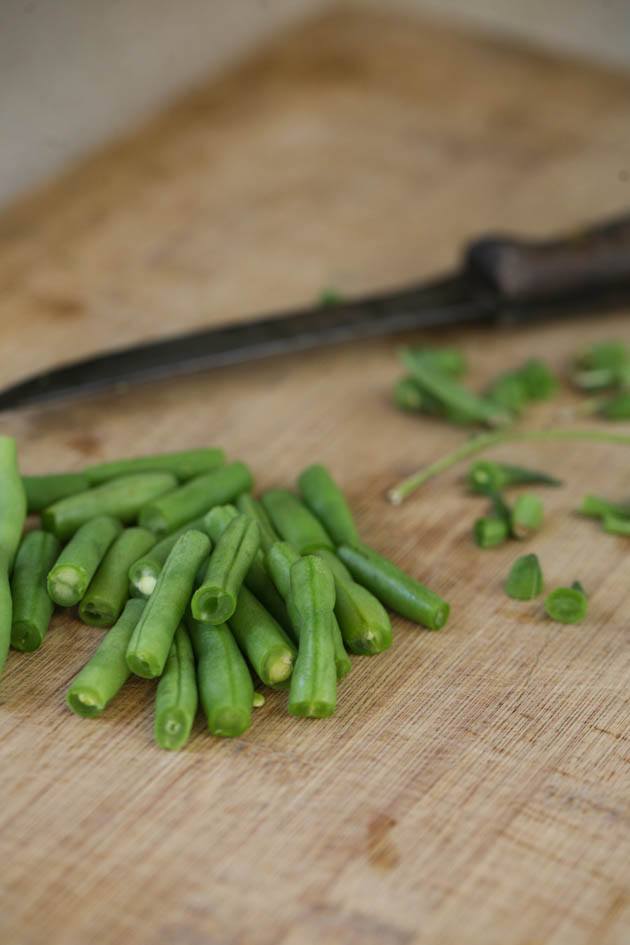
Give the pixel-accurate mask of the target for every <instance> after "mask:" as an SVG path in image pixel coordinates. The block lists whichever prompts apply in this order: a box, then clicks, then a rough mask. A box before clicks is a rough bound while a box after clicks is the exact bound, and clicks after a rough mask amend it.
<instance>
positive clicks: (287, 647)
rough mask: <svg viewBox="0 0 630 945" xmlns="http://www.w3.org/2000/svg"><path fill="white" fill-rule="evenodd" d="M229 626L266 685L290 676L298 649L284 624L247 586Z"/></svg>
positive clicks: (282, 680) (239, 597) (271, 684)
mask: <svg viewBox="0 0 630 945" xmlns="http://www.w3.org/2000/svg"><path fill="white" fill-rule="evenodd" d="M228 625H229V627H230V630H231V631H232V633H233V634H234V637H235V638H236V641H237V643H238V645H239V647H240V648H241V650H242V652H243V653H244V654H245V656H247V659H248V660H249V662H250V663H251V665H252V666H253V668H254V670H255V672H256V673H257V674H258V676H260V678H261V679H262V681H263V682H264V683H265V685H267V686H273V685H276V684H277V683H280V682H284V680H285V679H288V678H289V676H290V675H291V672H292V671H293V664H294V662H295V657H296V655H297V651H296V648H295V646H294V645H293V643H292V642H291V640H289V638H288V637H287V635H286V633H285V632H284V630H283V629H282V627H281V626H280V624H279V623H278V622H277V621H276V620H274V619H273V617H272V616H271V614H270V613H268V612H267V611H266V610H265V608H264V607H263V605H262V604H261V603H260V601H258V600H256V598H255V597H254V595H253V594H252V593H251V592H250V591H249V590H248V589H247V588H246V587H242V588H241V591H240V594H239V595H238V602H237V605H236V610H235V611H234V613H233V614H232V616H231V617H230V620H229V624H228Z"/></svg>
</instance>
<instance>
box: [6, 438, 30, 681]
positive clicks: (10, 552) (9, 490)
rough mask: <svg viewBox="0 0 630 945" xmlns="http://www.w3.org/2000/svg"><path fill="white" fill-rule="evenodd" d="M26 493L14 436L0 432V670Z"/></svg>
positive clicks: (8, 634)
mask: <svg viewBox="0 0 630 945" xmlns="http://www.w3.org/2000/svg"><path fill="white" fill-rule="evenodd" d="M25 518H26V495H25V493H24V486H23V485H22V479H21V477H20V471H19V469H18V463H17V449H16V445H15V440H14V439H13V437H10V436H0V673H1V672H2V668H3V666H4V662H5V660H6V658H7V653H8V652H9V642H10V640H11V624H12V609H13V606H12V601H11V588H10V586H9V575H10V574H11V569H12V567H13V561H14V558H15V554H16V552H17V549H18V545H19V544H20V539H21V537H22V529H23V528H24V520H25Z"/></svg>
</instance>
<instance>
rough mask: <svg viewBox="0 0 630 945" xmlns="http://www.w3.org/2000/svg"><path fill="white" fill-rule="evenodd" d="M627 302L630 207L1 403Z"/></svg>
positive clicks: (73, 374)
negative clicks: (430, 274) (427, 277)
mask: <svg viewBox="0 0 630 945" xmlns="http://www.w3.org/2000/svg"><path fill="white" fill-rule="evenodd" d="M625 303H630V215H627V216H623V217H620V218H618V219H615V220H612V221H608V222H606V223H603V224H599V225H596V226H593V227H588V228H585V229H582V230H580V231H577V232H574V233H571V234H568V235H565V236H563V237H561V238H557V239H550V240H544V241H540V240H538V241H534V240H525V239H518V238H515V237H512V236H505V235H496V236H494V235H493V236H486V237H483V238H481V239H477V240H475V241H473V242H472V243H471V244H470V245H469V246H468V247H467V248H466V250H465V251H464V253H463V255H462V262H461V264H460V266H459V267H458V268H457V269H456V270H455V271H453V272H451V273H447V274H446V275H444V276H442V277H440V278H436V279H433V280H431V281H428V282H425V283H422V284H420V285H412V286H409V287H407V288H403V289H401V290H396V291H392V292H386V293H382V294H376V295H368V296H365V297H364V298H357V299H354V300H351V301H348V302H341V303H339V304H333V305H319V306H315V307H311V308H304V309H300V310H298V311H293V312H283V313H279V314H278V315H275V316H274V315H267V316H265V317H263V318H260V319H256V320H253V321H247V322H240V323H237V324H227V325H224V326H218V327H214V328H208V329H201V330H198V331H191V332H188V333H186V334H180V335H174V336H172V337H167V338H164V339H160V340H159V341H148V342H146V343H142V344H137V345H132V346H130V347H126V348H119V349H116V350H113V351H110V352H105V353H104V354H98V355H96V356H94V357H90V358H86V359H85V360H81V361H75V362H73V363H69V364H63V365H61V366H59V367H53V368H51V369H50V370H47V371H44V372H42V373H40V374H35V375H33V376H32V377H29V378H27V379H26V380H24V381H21V382H19V383H17V384H14V385H12V386H10V387H7V388H5V389H4V390H2V391H0V410H8V409H12V408H16V407H22V406H26V405H29V404H37V403H48V402H50V401H53V400H57V399H60V398H65V397H71V396H77V395H80V394H88V393H93V392H96V391H99V390H103V389H105V388H108V387H115V386H117V385H127V384H131V383H136V382H141V381H151V380H158V379H161V378H170V377H173V376H175V375H180V374H190V373H193V372H198V371H204V370H207V369H209V368H216V367H222V366H224V365H228V364H234V363H236V362H239V361H249V360H253V359H256V358H264V357H268V356H270V355H274V354H280V353H284V352H290V351H300V350H305V349H307V348H314V347H317V346H319V345H327V344H335V343H337V342H342V341H351V340H353V339H356V338H367V337H370V336H376V335H388V334H393V333H395V332H400V331H408V330H410V329H420V328H423V329H425V328H443V327H447V326H454V325H464V324H467V323H471V322H482V323H483V322H490V323H491V322H493V321H497V320H500V319H502V318H506V317H507V318H509V319H510V320H514V321H521V322H527V321H529V320H532V319H534V318H536V317H542V316H549V315H552V316H553V315H559V314H574V313H577V312H583V311H593V310H599V309H605V308H610V307H615V306H618V305H623V304H625Z"/></svg>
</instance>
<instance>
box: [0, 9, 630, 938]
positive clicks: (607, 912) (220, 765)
mask: <svg viewBox="0 0 630 945" xmlns="http://www.w3.org/2000/svg"><path fill="white" fill-rule="evenodd" d="M629 154H630V79H628V78H623V77H621V76H615V75H613V74H608V73H605V72H603V71H598V70H595V69H592V68H589V67H586V66H583V65H579V64H575V63H572V62H568V61H564V62H561V61H558V60H555V59H552V58H549V57H547V56H545V55H542V54H539V53H535V52H531V51H530V52H527V51H523V50H520V49H518V48H516V47H510V46H508V45H505V44H503V43H499V42H495V41H490V40H481V39H475V38H473V37H468V36H466V35H463V34H457V33H455V32H451V31H448V30H446V29H443V28H439V27H437V26H435V25H431V24H429V23H427V24H421V23H411V22H406V21H403V20H397V19H388V18H386V17H381V16H378V15H371V16H368V15H364V16H360V15H359V14H352V13H338V14H335V15H333V16H329V17H328V18H327V19H325V20H322V21H321V22H318V23H316V24H313V25H310V26H308V27H305V28H304V29H303V30H302V31H300V32H298V33H294V34H292V35H291V36H288V37H285V38H283V39H282V40H281V41H278V43H277V45H276V46H275V47H274V48H272V49H270V50H268V51H266V52H265V53H264V55H261V56H260V57H259V58H258V59H257V60H256V61H253V62H252V63H250V64H248V65H246V66H245V67H244V68H241V69H240V70H239V71H238V72H236V73H235V74H233V75H231V76H230V77H228V78H226V79H225V80H222V81H220V82H218V83H214V84H212V85H208V87H207V88H202V89H200V90H199V91H198V92H196V93H195V94H194V95H192V96H191V97H190V98H188V99H187V100H186V101H184V102H182V103H181V104H180V105H179V106H178V107H176V108H174V109H173V110H171V111H170V112H169V113H168V114H166V115H164V117H163V118H161V119H160V120H159V121H156V122H155V123H153V124H152V125H151V126H150V127H147V128H146V129H144V130H142V131H141V132H140V133H139V134H138V135H137V136H134V137H133V138H131V139H130V140H127V141H124V142H122V143H121V144H120V145H118V146H116V147H114V148H112V149H110V150H108V151H107V152H106V153H103V154H102V155H99V156H98V157H96V158H94V159H93V160H91V161H90V162H88V163H86V164H84V165H82V166H80V167H77V168H76V169H74V170H72V171H71V172H69V173H68V174H67V176H66V177H65V178H63V179H62V180H60V181H59V182H57V183H55V185H54V186H52V187H50V188H49V189H48V190H47V191H46V192H43V193H39V194H36V195H34V196H33V197H32V199H29V200H28V201H25V202H23V203H22V204H21V205H20V206H19V207H16V208H15V209H14V210H13V211H11V212H9V213H7V214H5V216H4V218H3V220H2V223H1V226H0V293H1V305H2V320H1V324H0V357H1V363H2V383H3V384H4V383H7V382H9V381H11V380H14V379H17V378H19V377H21V376H23V375H25V374H27V373H29V372H31V371H34V370H36V369H38V368H43V367H44V366H46V365H48V364H50V363H52V362H55V361H58V360H61V359H65V358H68V357H69V356H70V355H72V356H79V355H82V354H87V353H88V352H92V351H96V350H98V349H101V348H103V347H105V346H113V345H119V344H122V343H124V342H130V341H132V340H134V339H139V338H144V337H146V336H148V335H152V336H157V335H166V334H167V333H169V332H173V331H177V330H181V329H183V328H185V327H189V326H193V325H201V324H210V323H212V322H220V321H224V320H226V319H228V318H237V317H241V316H243V315H246V314H251V313H254V312H257V311H261V310H266V309H274V308H277V307H282V306H284V305H288V304H290V303H295V302H304V301H307V300H310V299H313V298H315V297H316V296H318V294H319V293H320V292H321V290H322V289H323V288H324V287H328V286H334V287H335V288H337V289H338V290H340V291H342V292H345V293H348V294H351V293H354V292H357V291H359V290H362V289H371V288H375V287H381V286H386V285H390V284H395V283H399V282H405V281H408V280H414V279H416V278H419V277H422V276H423V275H425V274H428V273H431V272H433V271H436V270H439V269H440V268H441V267H445V266H447V265H449V264H450V263H451V262H452V261H453V260H454V258H455V256H454V254H455V251H456V249H457V247H458V246H460V245H461V244H462V243H463V242H464V241H465V239H466V238H468V237H469V236H472V235H473V234H476V233H479V232H482V231H483V230H484V229H486V228H492V229H495V228H501V227H512V228H518V229H520V230H522V231H523V232H526V233H531V234H536V233H541V234H542V233H547V232H549V231H550V230H552V229H554V228H561V227H563V226H573V225H574V224H576V223H578V222H583V221H585V220H588V219H590V218H594V217H597V216H603V215H605V214H607V213H612V212H616V211H619V210H620V209H622V208H623V207H624V205H627V203H628V199H629V197H630V164H629V163H628V162H629V157H628V155H629ZM627 317H628V313H618V314H616V315H607V316H605V317H604V316H601V317H595V318H593V319H591V320H590V321H578V320H569V321H567V322H566V323H563V324H562V325H558V324H556V325H545V326H542V327H538V328H536V329H520V330H519V329H514V328H512V329H509V328H503V329H501V330H500V331H499V330H497V331H490V330H487V331H483V330H480V329H476V330H470V331H466V332H461V333H453V334H452V335H449V336H448V337H449V340H453V341H456V342H457V343H460V344H461V345H462V346H463V347H464V349H465V350H466V352H467V353H468V355H469V357H470V362H471V365H472V373H471V378H472V381H473V382H474V383H475V384H481V383H482V382H483V381H484V380H485V379H486V378H488V377H489V376H490V375H491V374H492V373H493V372H494V371H496V370H497V369H499V368H500V367H502V366H504V365H506V364H508V365H509V364H513V363H516V362H517V361H519V360H520V359H523V358H524V357H525V356H527V355H530V354H532V355H534V354H535V355H543V356H547V357H548V358H549V359H550V361H551V362H552V363H553V364H554V365H555V366H556V367H558V368H559V369H561V368H562V367H563V365H564V364H565V362H566V359H567V356H568V354H569V353H570V352H571V351H572V350H574V349H575V348H576V347H578V346H579V345H580V344H582V343H583V342H586V341H588V340H591V339H595V338H600V337H605V336H609V335H614V336H622V337H625V338H627V339H628V340H629V341H630V325H629V324H628V321H627ZM397 343H398V342H396V341H393V340H386V341H374V342H366V343H361V344H355V345H353V346H351V347H340V348H337V349H335V350H329V351H324V352H319V353H308V354H302V355H299V356H296V357H292V358H284V359H280V358H278V359H274V360H270V361H268V362H266V363H261V364H259V365H256V366H251V365H250V366H243V367H236V368H233V369H229V370H225V371H222V372H216V373H214V374H212V375H207V376H203V377H198V378H194V379H186V380H173V381H171V382H165V383H161V384H156V385H153V386H151V387H146V388H143V389H138V390H130V391H127V392H118V393H115V394H110V395H107V396H101V397H98V398H95V399H93V400H91V401H89V402H84V403H82V404H76V405H72V406H64V407H53V406H50V407H48V408H46V409H31V410H27V411H24V412H20V413H14V414H7V415H3V416H2V417H1V418H0V426H1V429H2V431H3V432H6V433H11V434H14V435H16V436H17V437H18V438H19V442H20V452H21V459H22V465H23V469H24V470H25V471H29V472H34V471H44V470H53V469H66V468H67V469H74V468H79V467H80V466H81V465H82V463H84V462H85V461H95V460H99V459H105V458H110V457H116V456H119V455H124V454H129V453H142V452H146V451H153V450H160V449H168V448H171V449H173V448H182V447H186V446H194V445H198V444H206V443H217V444H222V445H223V446H225V447H226V449H227V450H228V451H229V453H230V454H231V455H233V456H235V457H236V456H239V457H242V458H243V459H245V460H247V461H248V462H249V463H251V465H252V467H253V469H254V470H255V473H256V477H257V482H258V485H259V486H260V487H261V488H262V487H267V486H270V485H272V484H289V483H291V482H292V481H293V478H294V477H295V475H296V473H297V472H298V471H299V470H300V469H301V468H302V467H303V466H304V465H305V464H306V463H308V462H310V461H312V460H315V459H318V460H321V461H323V462H325V463H328V464H329V465H330V467H331V468H332V469H333V470H334V472H335V474H336V475H337V477H338V479H339V480H340V481H341V483H342V484H343V486H344V487H345V488H346V490H347V492H348V495H349V497H350V500H351V502H352V505H353V507H354V509H355V511H356V515H357V518H358V522H359V524H360V527H361V530H362V532H363V534H364V536H365V537H366V539H367V540H368V541H370V542H371V543H373V544H374V545H376V546H377V547H379V548H380V549H382V550H383V551H384V552H385V553H387V554H390V555H391V556H392V557H394V558H395V559H396V560H398V561H400V562H401V563H402V564H403V565H405V566H406V567H407V568H409V569H410V570H411V571H413V572H414V573H416V574H417V575H418V576H420V577H421V578H422V579H423V580H425V581H426V582H427V583H429V584H430V585H431V586H432V587H434V588H435V589H436V590H437V591H438V592H440V593H442V594H443V595H445V596H446V597H448V598H449V599H450V600H451V602H452V605H453V612H452V619H451V621H450V623H449V625H448V627H447V628H446V629H445V630H444V631H443V632H442V633H439V634H430V633H428V632H426V631H421V630H418V629H415V628H413V627H411V626H410V625H408V624H406V623H405V622H404V621H402V620H396V622H395V633H396V639H395V645H394V647H393V649H392V650H391V651H390V652H388V653H387V654H385V655H383V656H381V657H379V658H375V659H355V661H354V668H353V671H352V673H351V675H350V677H349V678H348V679H347V681H346V682H344V684H343V686H342V688H341V692H340V700H339V711H338V714H337V716H336V717H335V718H334V719H332V720H330V721H325V722H320V723H307V722H300V721H295V720H291V719H290V718H288V716H287V715H286V712H285V707H284V697H283V695H282V694H274V695H272V696H271V697H270V698H269V699H268V701H267V704H266V705H265V707H264V708H262V709H261V710H259V711H257V712H256V715H255V721H254V724H253V727H252V729H251V731H250V732H248V733H247V735H246V736H245V737H243V738H241V739H239V740H237V741H223V742H222V741H219V740H213V739H212V738H211V737H210V736H209V735H207V734H206V732H205V731H204V727H203V725H202V723H201V721H200V720H199V722H198V724H197V726H196V728H195V732H194V736H193V738H192V740H191V742H190V746H189V747H188V749H187V750H186V751H183V752H181V753H180V754H176V755H172V754H168V753H165V752H162V751H159V750H158V749H157V748H155V747H154V746H153V744H152V700H153V690H154V687H153V686H152V685H151V684H148V683H146V682H144V681H141V680H134V681H131V682H130V683H129V685H128V686H127V687H126V689H125V691H124V693H123V694H122V695H121V697H120V698H119V699H118V700H117V702H116V703H115V704H113V705H112V706H111V708H110V709H109V710H108V711H107V713H106V715H105V716H104V717H103V718H102V719H101V720H99V721H96V722H92V721H85V720H79V719H77V718H75V717H74V716H72V715H71V714H70V713H69V712H68V711H67V709H66V708H65V707H64V692H65V689H66V687H67V685H68V682H69V680H70V679H71V678H72V676H73V675H74V674H75V672H76V671H77V670H78V668H79V667H80V666H81V665H82V663H83V662H84V661H85V659H86V658H87V656H88V654H89V653H90V652H91V651H92V650H93V648H94V646H95V644H96V642H97V639H98V633H97V631H94V630H92V629H89V628H86V627H82V626H81V625H80V624H79V623H78V622H76V621H74V620H73V619H71V618H69V617H57V618H55V621H54V626H53V629H52V630H51V633H50V635H49V637H48V639H47V640H46V642H45V645H44V647H43V648H42V650H41V651H40V652H39V653H37V654H35V655H21V654H16V653H12V654H11V656H10V658H9V661H8V666H7V670H6V675H5V678H4V679H3V683H2V691H1V696H0V733H1V738H0V752H1V755H2V763H1V765H0V783H1V796H2V808H1V810H0V822H1V832H0V850H1V851H2V863H3V868H2V879H1V880H0V885H1V887H2V905H1V908H0V929H1V931H0V938H1V940H2V942H6V943H18V942H19V943H20V945H40V943H47V945H58V943H59V945H73V943H76V942H84V941H89V942H91V943H95V945H96V943H98V945H101V943H102V945H110V943H119V942H120V941H124V942H126V943H129V945H180V943H181V945H202V943H203V945H207V943H209V945H210V943H211V945H237V943H238V945H240V943H243V945H311V943H313V945H315V943H318V945H355V943H356V945H411V943H414V945H416V943H417V945H429V943H440V945H461V943H470V945H543V943H544V945H622V943H627V942H628V941H629V935H630V888H629V885H630V874H629V869H628V866H629V864H630V837H629V830H628V819H629V817H630V810H629V808H628V797H629V796H630V791H629V788H630V781H629V778H628V775H629V772H630V767H629V762H630V744H629V740H628V717H629V712H628V678H629V669H630V656H629V647H628V641H629V639H630V637H629V631H630V627H629V624H630V617H629V604H630V555H629V553H628V549H629V547H630V546H629V545H628V542H627V540H621V539H617V538H613V537H606V536H604V535H602V534H601V533H600V532H599V531H598V529H597V528H596V527H594V525H593V524H592V523H591V522H588V521H584V520H580V519H579V518H577V517H575V516H573V515H572V514H571V513H572V509H574V508H575V506H576V504H577V502H578V501H579V499H580V497H581V496H582V494H583V493H584V492H586V491H589V490H591V491H592V490H593V489H596V490H597V491H600V492H602V493H608V494H610V495H618V496H623V495H626V496H627V494H628V487H629V479H628V468H629V458H628V457H629V455H630V454H628V453H626V452H625V451H624V449H622V448H619V447H603V446H598V447H595V446H579V445H576V444H571V445H570V444H563V445H560V446H557V445H547V446H545V447H544V448H543V447H541V446H534V445H528V446H519V447H510V448H507V447H505V448H503V450H502V451H500V452H497V456H502V457H504V458H511V459H518V460H522V461H523V462H524V463H530V464H532V465H535V466H542V467H543V468H545V469H550V470H552V471H554V472H555V473H557V474H558V475H560V476H562V477H564V478H566V482H567V484H566V487H565V488H564V489H560V490H556V491H549V493H548V494H547V495H546V496H545V498H546V507H547V524H546V527H545V529H544V531H543V532H542V534H541V535H540V537H539V538H537V539H536V541H535V542H532V544H531V548H532V549H535V550H536V551H537V552H538V553H539V554H540V556H541V558H542V562H543V565H544V568H545V572H546V576H547V580H548V584H549V585H550V586H551V585H555V584H558V583H562V582H566V581H570V580H573V579H574V578H580V579H581V580H582V581H583V582H584V584H585V585H586V587H587V588H588V590H589V591H590V592H591V593H592V598H591V611H590V615H589V619H588V621H587V622H585V623H584V624H583V625H581V626H578V627H573V628H571V627H567V628H564V627H561V626H559V625H555V624H552V623H550V622H547V621H546V620H545V619H544V617H543V616H542V614H541V605H540V604H539V603H538V602H534V603H530V604H518V603H515V602H512V601H510V600H508V599H507V598H506V597H505V596H504V595H503V594H502V591H501V582H502V579H503V576H504V575H505V573H506V570H507V568H508V567H509V565H510V563H511V561H512V560H513V558H514V557H515V556H516V555H517V554H518V553H520V551H521V548H517V547H515V546H512V545H510V546H507V547H505V548H504V549H501V550H498V551H493V552H481V551H479V550H477V549H476V548H475V547H474V546H473V545H472V543H471V540H470V527H471V523H472V521H473V519H474V518H475V517H476V515H477V514H478V513H479V509H480V508H481V507H482V506H480V504H479V502H478V501H476V500H474V499H472V498H470V497H466V495H465V494H464V491H463V489H462V487H461V484H460V483H459V482H458V474H459V471H453V472H452V473H449V474H448V475H445V476H444V477H443V478H442V479H440V480H438V481H435V482H433V483H432V484H431V485H430V486H428V487H427V488H426V489H425V490H424V491H423V492H422V494H420V495H418V496H417V498H415V499H414V500H412V501H410V502H409V504H408V505H406V506H404V507H403V508H401V509H394V508H392V507H391V506H389V505H388V504H387V503H386V502H385V500H384V492H385V489H386V487H387V486H389V485H391V484H392V483H393V482H394V481H396V480H397V479H398V478H399V477H400V476H401V475H402V474H405V473H407V472H409V471H411V470H412V469H413V468H415V467H416V466H417V465H418V464H421V463H424V462H426V461H428V460H430V459H433V458H435V457H436V456H438V455H439V454H440V453H441V452H443V451H444V450H447V449H448V448H449V447H451V446H453V445H455V444H456V443H458V442H460V440H461V436H462V434H461V433H458V432H457V431H454V430H451V429H449V428H447V427H444V426H442V425H439V424H435V423H431V422H426V421H424V422H423V421H419V420H417V419H415V418H412V417H408V416H404V415H401V414H398V413H397V412H396V411H395V410H394V409H393V408H392V406H391V405H390V402H389V392H390V388H391V385H392V382H393V381H394V379H395V378H396V376H397V374H398V368H397V365H396V358H395V350H396V346H397ZM572 403H573V401H572V397H571V395H570V394H569V393H564V394H563V395H562V396H561V397H560V398H559V399H558V401H556V402H555V403H554V404H553V405H548V406H544V407H540V408H538V409H537V410H535V411H533V413H532V415H531V422H532V423H533V424H541V423H551V422H552V421H553V420H554V418H555V417H556V415H557V414H558V413H561V412H562V411H564V410H565V409H567V408H569V409H570V407H571V404H572Z"/></svg>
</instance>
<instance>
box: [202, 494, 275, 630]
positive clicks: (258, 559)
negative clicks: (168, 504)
mask: <svg viewBox="0 0 630 945" xmlns="http://www.w3.org/2000/svg"><path fill="white" fill-rule="evenodd" d="M261 511H262V509H261ZM238 514H239V513H238V512H237V510H236V508H235V507H234V506H233V505H217V506H215V507H214V508H213V509H211V510H210V511H209V512H208V514H207V515H206V516H205V518H204V519H203V522H204V528H205V530H206V532H207V533H208V535H209V536H210V538H211V539H212V541H213V542H214V544H216V543H217V542H218V540H219V538H220V537H221V535H222V534H223V532H224V531H225V529H226V528H227V526H228V525H229V523H230V522H231V521H232V520H233V519H235V518H236V516H237V515H238ZM242 514H244V515H245V514H247V513H246V512H243V513H242ZM256 521H259V520H258V518H256ZM258 527H259V528H260V524H259V526H258ZM245 585H246V586H247V588H248V589H249V590H250V591H251V592H252V594H253V595H254V597H257V598H258V600H259V601H260V603H261V604H262V605H263V607H264V608H265V609H266V610H268V611H269V613H270V614H271V615H272V617H275V619H276V620H277V621H278V623H279V624H280V626H282V627H284V629H285V630H289V631H290V630H291V621H290V619H289V615H288V613H287V609H286V607H285V604H284V601H283V599H282V597H281V596H280V594H278V592H277V590H276V588H275V585H274V583H273V581H272V580H271V578H270V576H269V574H268V573H267V568H266V567H265V556H264V555H263V552H262V549H260V548H259V549H258V551H257V552H256V554H255V555H254V560H253V561H252V563H251V564H250V566H249V571H248V572H247V574H246V575H245Z"/></svg>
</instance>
